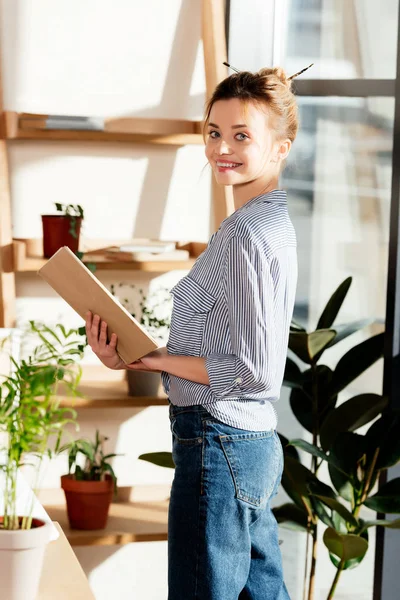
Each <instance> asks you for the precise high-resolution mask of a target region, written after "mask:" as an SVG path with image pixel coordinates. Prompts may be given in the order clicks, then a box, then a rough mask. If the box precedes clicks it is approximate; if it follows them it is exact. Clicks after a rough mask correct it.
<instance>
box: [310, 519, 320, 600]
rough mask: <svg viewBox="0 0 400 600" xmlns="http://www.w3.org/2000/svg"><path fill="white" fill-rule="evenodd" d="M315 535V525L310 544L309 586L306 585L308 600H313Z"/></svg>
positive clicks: (315, 552)
mask: <svg viewBox="0 0 400 600" xmlns="http://www.w3.org/2000/svg"><path fill="white" fill-rule="evenodd" d="M317 534H318V526H317V524H315V526H314V531H313V536H312V537H313V543H312V558H311V569H310V577H309V585H308V600H313V598H314V587H315V571H316V568H317V545H318V542H317Z"/></svg>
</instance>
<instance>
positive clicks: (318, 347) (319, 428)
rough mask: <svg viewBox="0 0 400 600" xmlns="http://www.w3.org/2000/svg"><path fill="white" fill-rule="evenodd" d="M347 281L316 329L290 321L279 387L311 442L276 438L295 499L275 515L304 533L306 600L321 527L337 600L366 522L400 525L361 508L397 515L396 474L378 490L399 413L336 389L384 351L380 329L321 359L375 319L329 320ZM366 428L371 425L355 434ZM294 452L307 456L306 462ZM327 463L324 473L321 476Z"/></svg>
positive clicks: (363, 541) (364, 546) (396, 450)
mask: <svg viewBox="0 0 400 600" xmlns="http://www.w3.org/2000/svg"><path fill="white" fill-rule="evenodd" d="M350 285H351V278H350V277H349V278H348V279H346V280H345V281H343V283H342V284H341V285H340V286H339V287H338V288H337V290H336V291H335V292H334V294H333V295H332V296H331V298H330V300H329V301H328V303H327V305H326V307H325V309H324V310H323V312H322V313H321V316H320V318H319V320H318V323H317V327H316V329H315V330H314V331H310V332H308V331H306V330H305V329H304V328H303V327H302V326H300V325H298V324H296V323H294V322H293V323H292V326H291V330H290V336H289V349H290V351H291V352H292V353H293V355H294V356H295V357H296V360H293V358H294V356H293V358H290V357H288V359H287V363H286V370H285V376H284V385H286V386H288V387H290V388H291V394H290V405H291V408H292V411H293V413H294V416H295V417H296V419H297V420H298V421H299V423H300V424H301V425H302V426H303V427H304V429H305V430H306V431H307V432H309V440H310V441H308V440H302V439H296V440H291V441H290V442H289V441H288V440H287V439H286V438H285V437H284V436H282V435H281V436H280V437H281V441H282V443H283V446H284V450H285V466H284V472H283V477H282V485H283V488H284V489H285V491H286V493H287V494H288V496H289V497H290V499H291V501H292V502H288V503H285V504H283V505H282V506H278V507H276V508H275V509H274V513H275V516H276V518H277V520H278V522H279V523H281V524H282V525H284V526H287V527H289V528H290V529H296V530H299V531H305V532H307V534H308V539H309V540H310V542H311V552H310V554H311V561H310V563H311V564H310V565H309V568H308V569H306V575H308V586H305V587H304V590H305V592H306V591H307V587H308V594H307V596H306V597H307V598H308V600H312V599H313V598H314V583H315V574H316V567H317V557H318V543H317V536H318V530H319V529H320V528H321V526H322V527H324V526H325V527H324V533H323V542H324V545H325V546H326V548H327V550H328V552H329V556H330V559H331V561H332V563H333V565H334V566H335V568H336V573H335V576H334V578H333V581H332V583H331V585H330V589H329V591H328V593H327V600H331V599H332V598H334V596H335V594H336V591H337V586H338V583H339V580H340V577H341V575H342V573H343V572H344V571H346V570H348V569H352V568H354V567H356V566H358V565H359V564H360V563H361V561H362V560H363V559H364V557H365V555H366V552H367V550H368V532H369V530H370V528H371V527H374V526H381V527H390V528H393V529H395V528H396V529H398V528H400V519H399V518H397V519H390V520H384V519H376V518H374V517H375V515H372V516H371V515H370V514H368V510H366V509H372V510H373V511H377V512H378V513H391V514H400V501H399V494H400V478H399V477H397V478H395V479H392V480H390V481H389V483H386V484H384V485H383V486H381V487H380V488H379V489H378V490H377V491H376V484H377V482H378V481H379V480H380V478H381V475H382V473H385V471H386V470H387V469H388V468H389V467H392V466H394V465H396V464H397V463H398V462H399V460H400V444H399V439H400V412H396V411H393V410H389V409H388V406H387V398H385V397H383V396H381V395H378V394H373V393H363V394H358V395H357V396H354V397H352V398H349V399H347V400H346V401H344V402H342V403H340V404H339V403H338V396H339V394H340V393H341V392H342V391H343V390H345V388H347V386H348V385H349V384H351V383H352V382H353V381H354V380H355V379H356V378H358V377H359V376H360V375H361V374H362V373H364V372H365V371H366V370H367V369H369V368H370V367H371V366H372V365H373V364H374V363H375V362H376V361H377V360H379V359H380V358H381V357H382V356H383V343H384V334H383V333H379V334H377V335H374V336H372V337H370V338H367V339H365V340H363V341H362V342H360V343H358V344H357V345H355V346H353V347H352V348H351V349H350V350H347V351H346V352H345V353H344V354H343V355H342V357H341V358H340V360H339V361H338V363H337V365H336V367H335V368H334V369H331V368H330V367H328V366H327V365H323V364H320V362H319V361H320V359H321V357H322V355H323V353H324V352H325V351H326V350H328V349H329V348H331V347H332V346H333V345H335V344H337V343H338V342H340V341H342V340H343V339H345V338H347V337H348V336H350V335H352V334H353V333H355V332H357V331H359V330H360V329H362V328H363V327H365V326H367V325H370V324H371V323H372V320H370V319H364V320H360V321H356V322H353V323H347V324H341V325H335V324H334V323H335V321H336V317H337V315H338V313H339V310H340V308H341V306H342V303H343V301H344V299H345V298H346V295H347V292H348V290H349V288H350ZM300 361H301V363H300V366H299V362H300ZM304 365H305V368H304ZM365 426H368V429H367V430H366V431H365V430H364V431H363V432H360V428H361V427H365ZM298 449H299V450H301V451H302V452H306V453H307V454H309V455H311V457H312V458H311V465H310V466H309V467H307V466H305V464H304V462H302V460H301V456H300V454H299V452H298ZM303 458H304V455H303ZM324 464H325V465H326V466H327V467H328V469H327V471H328V473H329V478H328V477H326V476H324V475H323V474H321V471H322V469H321V467H322V465H324ZM371 517H372V518H371ZM307 547H309V544H307Z"/></svg>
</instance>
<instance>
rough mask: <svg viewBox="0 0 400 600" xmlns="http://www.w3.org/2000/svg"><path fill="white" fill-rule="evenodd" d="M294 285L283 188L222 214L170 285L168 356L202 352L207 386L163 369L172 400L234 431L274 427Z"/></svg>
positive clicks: (290, 231)
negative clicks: (203, 411)
mask: <svg viewBox="0 0 400 600" xmlns="http://www.w3.org/2000/svg"><path fill="white" fill-rule="evenodd" d="M296 284H297V257H296V235H295V231H294V228H293V225H292V222H291V220H290V217H289V214H288V210H287V203H286V192H284V191H281V190H274V191H272V192H270V193H268V194H263V195H261V196H257V197H256V198H253V199H252V200H249V202H247V203H246V204H244V205H243V206H241V207H240V208H239V209H238V210H236V211H235V212H234V213H233V214H232V215H230V216H229V217H228V218H227V219H225V220H224V221H223V222H222V223H221V226H220V228H219V229H218V231H217V232H216V233H214V234H213V235H212V236H211V238H210V241H209V243H208V246H207V248H206V249H205V251H204V252H203V253H202V254H201V255H200V256H199V257H198V259H197V260H196V262H195V264H194V265H193V267H192V269H191V270H190V272H189V274H188V275H186V276H185V277H183V279H181V280H180V281H179V282H178V284H177V285H175V286H174V287H173V288H172V290H171V293H172V295H173V298H174V304H173V311H172V320H171V330H170V335H169V340H168V343H167V349H168V353H169V354H175V355H185V356H202V357H205V358H206V369H207V373H208V375H209V379H210V384H209V385H203V384H200V383H195V382H193V381H189V380H188V379H183V378H181V377H176V376H173V375H169V374H168V373H166V372H163V373H162V380H163V385H164V390H165V392H166V394H167V395H168V397H169V399H170V401H171V403H172V404H176V405H178V406H190V405H194V404H201V405H202V406H204V407H205V408H206V409H207V411H208V412H209V413H211V414H212V415H213V416H214V417H216V418H217V419H219V420H220V421H223V422H224V423H227V424H228V425H231V426H232V427H237V428H240V429H248V430H252V431H263V430H269V429H275V428H276V425H277V417H276V412H275V409H274V407H273V405H272V403H273V402H275V401H276V400H278V399H279V395H280V388H281V385H282V380H283V374H284V369H285V361H286V352H287V343H288V336H289V327H290V321H291V318H292V313H293V306H294V299H295V292H296Z"/></svg>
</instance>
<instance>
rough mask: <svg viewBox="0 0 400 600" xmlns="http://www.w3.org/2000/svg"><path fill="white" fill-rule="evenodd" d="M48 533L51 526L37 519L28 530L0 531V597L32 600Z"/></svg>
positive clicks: (5, 599)
mask: <svg viewBox="0 0 400 600" xmlns="http://www.w3.org/2000/svg"><path fill="white" fill-rule="evenodd" d="M20 520H21V518H20ZM2 521H3V518H1V519H0V523H2ZM50 534H51V523H45V522H44V521H41V520H39V519H33V521H32V529H17V530H15V531H9V530H6V529H0V565H1V593H0V595H1V598H4V600H35V598H36V597H37V593H38V588H39V582H40V576H41V573H42V565H43V557H44V551H45V549H46V545H47V543H48V542H49V540H50Z"/></svg>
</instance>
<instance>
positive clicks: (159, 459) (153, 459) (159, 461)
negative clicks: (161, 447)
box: [139, 452, 175, 469]
mask: <svg viewBox="0 0 400 600" xmlns="http://www.w3.org/2000/svg"><path fill="white" fill-rule="evenodd" d="M139 459H140V460H145V461H147V462H149V463H152V464H153V465H158V466H159V467H168V468H169V469H175V463H174V461H173V459H172V454H171V452H149V453H147V454H141V455H140V456H139Z"/></svg>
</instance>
